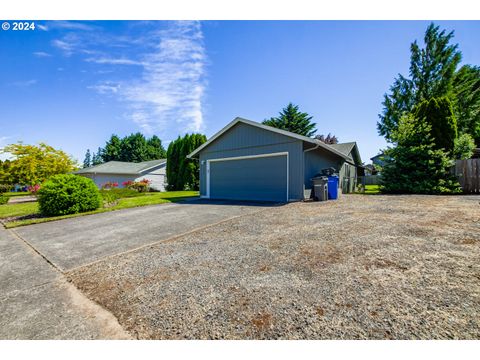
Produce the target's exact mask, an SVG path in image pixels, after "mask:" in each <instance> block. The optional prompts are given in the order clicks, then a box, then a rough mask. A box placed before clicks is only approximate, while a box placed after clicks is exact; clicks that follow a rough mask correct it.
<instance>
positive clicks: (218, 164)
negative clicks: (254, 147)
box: [207, 152, 288, 202]
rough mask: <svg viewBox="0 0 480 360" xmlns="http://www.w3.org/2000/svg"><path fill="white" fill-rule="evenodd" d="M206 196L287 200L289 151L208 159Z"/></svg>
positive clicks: (214, 197) (234, 198)
mask: <svg viewBox="0 0 480 360" xmlns="http://www.w3.org/2000/svg"><path fill="white" fill-rule="evenodd" d="M207 197H210V198H213V199H233V200H259V201H279V202H283V201H288V153H287V152H282V153H271V154H259V155H251V156H236V157H230V158H220V159H212V160H207Z"/></svg>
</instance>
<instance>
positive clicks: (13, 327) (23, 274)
mask: <svg viewBox="0 0 480 360" xmlns="http://www.w3.org/2000/svg"><path fill="white" fill-rule="evenodd" d="M0 314H1V316H0V339H128V338H129V335H128V334H127V333H125V332H124V330H123V329H122V328H121V326H120V325H119V324H118V322H117V320H116V319H115V317H114V316H113V315H111V314H110V313H109V312H107V311H106V310H104V309H103V308H101V307H100V306H98V305H96V304H95V303H93V302H91V301H90V300H88V299H87V298H86V297H85V296H84V295H83V294H82V293H81V292H80V291H78V290H77V289H76V288H75V287H74V286H73V285H71V284H70V283H68V282H67V281H66V280H65V278H64V277H63V275H62V274H61V273H60V272H59V271H57V270H56V269H55V268H54V267H53V266H52V265H50V264H49V263H48V262H47V261H46V260H45V259H44V258H43V257H42V256H41V255H39V254H38V253H37V252H36V251H35V250H33V249H32V248H31V247H29V246H28V245H27V244H25V243H24V242H23V241H22V240H20V239H19V238H17V237H16V236H14V235H12V234H11V233H10V232H9V231H7V230H5V229H3V228H0Z"/></svg>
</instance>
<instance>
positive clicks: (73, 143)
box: [0, 21, 480, 162]
mask: <svg viewBox="0 0 480 360" xmlns="http://www.w3.org/2000/svg"><path fill="white" fill-rule="evenodd" d="M35 23H36V25H37V26H36V29H35V30H34V31H22V32H20V31H12V30H11V29H10V30H9V31H2V30H0V54H1V56H0V69H1V73H0V74H1V81H0V99H1V100H0V147H1V146H4V145H6V144H8V143H12V142H16V141H19V140H22V141H23V142H24V143H38V142H40V141H44V142H47V143H48V144H50V145H52V146H54V147H57V148H61V149H63V150H64V151H66V152H67V153H69V154H71V155H73V156H74V157H75V158H76V159H78V160H79V161H80V162H81V161H82V160H83V156H84V154H85V151H86V149H88V148H89V149H91V150H92V151H95V150H96V149H97V148H98V147H99V146H103V145H104V143H105V141H106V140H107V139H108V138H109V137H110V135H111V134H112V133H115V134H118V135H120V136H124V135H127V134H130V133H132V132H136V131H141V132H143V133H145V134H146V135H147V136H150V135H152V134H157V135H158V136H159V137H160V138H161V139H162V141H164V143H165V145H166V144H168V142H169V141H171V140H173V139H175V138H176V137H177V136H178V135H181V134H184V133H185V132H192V131H199V132H203V133H205V134H206V135H207V136H211V135H213V134H214V133H215V132H216V131H218V130H219V129H221V128H222V127H223V126H225V125H226V124H227V123H228V122H230V121H231V120H232V119H233V118H235V117H236V116H241V117H245V118H247V119H251V120H256V121H262V120H263V119H265V118H269V117H271V116H276V115H277V113H278V112H279V111H280V110H281V109H282V108H283V107H285V106H286V105H287V103H288V102H290V101H291V102H293V103H295V104H298V105H299V106H300V109H301V110H302V111H305V112H308V113H309V114H311V115H312V116H313V117H314V121H315V122H316V123H317V128H318V133H324V134H327V133H329V132H330V133H332V134H335V135H337V137H338V138H339V139H340V141H341V142H346V141H357V142H358V145H359V148H360V152H361V155H362V159H363V161H365V162H368V161H369V158H370V157H372V156H374V155H375V154H376V153H377V152H378V150H379V149H381V148H383V147H385V146H386V143H385V141H384V140H383V138H382V137H380V136H378V134H377V130H376V122H377V120H378V113H380V112H381V110H382V106H381V102H382V97H383V94H384V93H385V92H386V91H388V88H389V86H390V85H391V84H392V82H393V79H394V77H395V76H396V75H397V74H398V73H402V74H407V73H408V67H409V55H410V53H409V47H410V43H411V42H412V41H414V40H415V39H418V40H420V41H421V39H422V38H423V34H424V31H425V29H426V27H427V26H428V24H429V21H289V22H287V21H223V22H222V21H207V22H173V21H152V22H138V21H93V22H92V21H69V22H67V21H36V22H35ZM436 23H437V24H439V25H441V27H442V28H445V29H447V30H455V38H454V40H455V42H457V43H459V46H460V50H461V51H462V53H463V63H468V64H475V65H478V64H480V47H479V46H478V38H479V37H480V22H479V21H475V22H473V21H470V22H468V21H439V22H436Z"/></svg>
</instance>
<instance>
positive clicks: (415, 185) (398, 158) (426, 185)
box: [381, 115, 460, 194]
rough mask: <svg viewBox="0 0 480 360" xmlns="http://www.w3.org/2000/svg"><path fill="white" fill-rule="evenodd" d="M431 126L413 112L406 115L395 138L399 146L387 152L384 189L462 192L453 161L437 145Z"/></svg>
mask: <svg viewBox="0 0 480 360" xmlns="http://www.w3.org/2000/svg"><path fill="white" fill-rule="evenodd" d="M431 132H432V129H431V125H430V124H428V123H427V122H425V121H423V120H421V119H416V118H415V117H413V116H412V115H406V116H403V117H402V118H401V119H400V121H399V124H398V128H397V129H395V130H393V131H392V133H391V138H392V141H393V143H394V144H395V145H396V146H395V147H393V148H389V149H387V150H386V151H385V161H386V164H385V166H384V167H383V170H382V177H381V181H382V191H383V192H387V193H407V194H443V193H452V192H453V193H455V192H459V190H460V188H459V185H458V182H457V180H456V179H455V177H454V176H453V175H452V174H450V167H451V165H452V162H451V160H450V159H449V158H448V156H447V154H446V153H445V151H444V150H442V149H438V148H436V145H435V143H434V141H433V137H432V135H431Z"/></svg>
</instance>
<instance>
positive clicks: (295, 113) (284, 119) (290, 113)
mask: <svg viewBox="0 0 480 360" xmlns="http://www.w3.org/2000/svg"><path fill="white" fill-rule="evenodd" d="M312 118H313V117H312V116H310V115H308V114H307V113H304V112H301V111H300V110H299V109H298V105H293V104H292V103H289V104H288V105H287V107H286V108H283V109H282V111H281V112H280V113H279V116H278V117H272V118H270V119H268V120H264V121H263V122H262V124H264V125H268V126H272V127H275V128H277V129H282V130H286V131H290V132H293V133H296V134H299V135H303V136H308V137H311V136H313V135H314V134H315V133H316V132H317V129H316V128H315V126H316V125H315V123H313V122H312Z"/></svg>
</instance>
